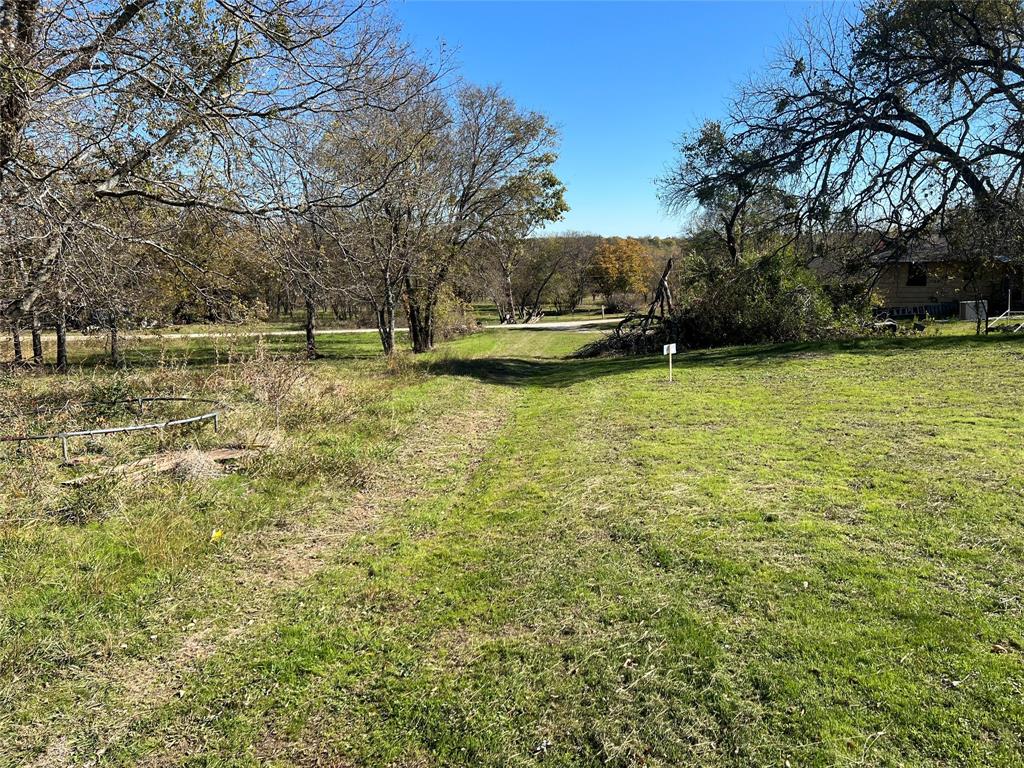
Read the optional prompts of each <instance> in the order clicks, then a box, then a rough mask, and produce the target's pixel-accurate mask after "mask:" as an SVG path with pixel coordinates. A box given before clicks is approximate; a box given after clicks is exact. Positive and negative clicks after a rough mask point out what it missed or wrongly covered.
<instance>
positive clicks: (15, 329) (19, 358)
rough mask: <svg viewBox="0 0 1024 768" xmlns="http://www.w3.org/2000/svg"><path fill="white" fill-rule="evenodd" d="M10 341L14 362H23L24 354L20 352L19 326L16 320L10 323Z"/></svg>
mask: <svg viewBox="0 0 1024 768" xmlns="http://www.w3.org/2000/svg"><path fill="white" fill-rule="evenodd" d="M11 341H12V342H13V343H14V362H16V363H21V362H24V360H25V356H24V355H23V354H22V352H21V328H20V327H19V326H18V323H17V321H15V322H14V323H13V324H12V325H11Z"/></svg>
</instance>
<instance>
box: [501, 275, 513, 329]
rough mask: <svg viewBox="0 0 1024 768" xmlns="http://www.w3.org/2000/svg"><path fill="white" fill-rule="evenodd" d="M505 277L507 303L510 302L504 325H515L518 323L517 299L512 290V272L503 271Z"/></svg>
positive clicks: (503, 320) (503, 319)
mask: <svg viewBox="0 0 1024 768" xmlns="http://www.w3.org/2000/svg"><path fill="white" fill-rule="evenodd" d="M503 271H504V273H505V275H504V277H505V286H504V287H505V301H506V302H508V315H507V316H506V317H505V318H502V321H501V322H503V323H514V322H515V321H516V297H515V293H514V292H513V290H512V270H510V269H505V270H503Z"/></svg>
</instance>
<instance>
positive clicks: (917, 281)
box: [907, 262, 928, 288]
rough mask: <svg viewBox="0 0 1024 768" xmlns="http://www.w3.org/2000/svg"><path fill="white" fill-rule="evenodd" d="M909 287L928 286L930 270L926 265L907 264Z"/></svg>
mask: <svg viewBox="0 0 1024 768" xmlns="http://www.w3.org/2000/svg"><path fill="white" fill-rule="evenodd" d="M907 285H908V286H915V287H918V288H920V287H922V286H925V285H928V268H927V267H926V266H925V265H924V264H914V263H913V262H911V263H910V264H907Z"/></svg>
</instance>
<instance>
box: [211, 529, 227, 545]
mask: <svg viewBox="0 0 1024 768" xmlns="http://www.w3.org/2000/svg"><path fill="white" fill-rule="evenodd" d="M223 538H224V531H222V530H221V529H220V528H214V529H213V533H212V534H210V541H211V542H213V543H214V544H216V543H217V542H218V541H220V540H221V539H223Z"/></svg>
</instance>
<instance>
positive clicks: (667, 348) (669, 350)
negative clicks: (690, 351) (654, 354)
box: [661, 344, 676, 382]
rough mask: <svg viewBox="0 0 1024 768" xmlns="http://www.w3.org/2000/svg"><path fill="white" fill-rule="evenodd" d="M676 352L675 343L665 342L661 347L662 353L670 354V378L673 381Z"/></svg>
mask: <svg viewBox="0 0 1024 768" xmlns="http://www.w3.org/2000/svg"><path fill="white" fill-rule="evenodd" d="M675 353H676V345H675V344H665V345H664V346H663V347H662V348H661V354H663V355H668V380H669V381H670V382H671V381H672V355H674V354H675Z"/></svg>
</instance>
